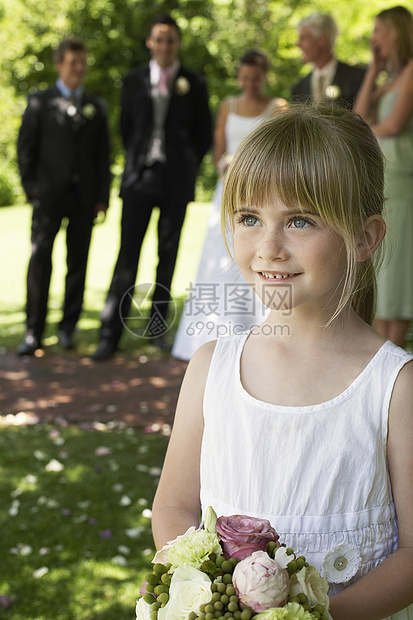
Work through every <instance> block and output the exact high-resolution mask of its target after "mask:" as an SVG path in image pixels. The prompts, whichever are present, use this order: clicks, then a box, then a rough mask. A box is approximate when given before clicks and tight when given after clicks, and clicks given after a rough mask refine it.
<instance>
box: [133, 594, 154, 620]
mask: <svg viewBox="0 0 413 620" xmlns="http://www.w3.org/2000/svg"><path fill="white" fill-rule="evenodd" d="M136 620H151V606H150V605H149V603H147V602H146V601H144V600H143V598H140V599H139V600H138V601H136Z"/></svg>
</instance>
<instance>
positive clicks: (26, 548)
mask: <svg viewBox="0 0 413 620" xmlns="http://www.w3.org/2000/svg"><path fill="white" fill-rule="evenodd" d="M10 551H11V553H14V551H12V550H11V549H10ZM32 552H33V547H31V546H30V545H24V544H23V543H19V544H18V545H17V554H18V555H22V556H27V555H31V553H32Z"/></svg>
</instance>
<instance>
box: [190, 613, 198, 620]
mask: <svg viewBox="0 0 413 620" xmlns="http://www.w3.org/2000/svg"><path fill="white" fill-rule="evenodd" d="M197 618H198V616H197V615H196V613H195V612H194V611H191V613H190V614H188V620H196V619H197Z"/></svg>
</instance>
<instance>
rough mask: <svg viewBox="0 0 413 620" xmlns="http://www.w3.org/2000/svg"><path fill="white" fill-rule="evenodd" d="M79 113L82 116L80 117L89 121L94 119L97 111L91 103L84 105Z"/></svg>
mask: <svg viewBox="0 0 413 620" xmlns="http://www.w3.org/2000/svg"><path fill="white" fill-rule="evenodd" d="M80 113H81V114H82V116H84V117H85V118H87V120H88V121H91V120H93V119H94V118H95V116H96V114H97V110H96V108H95V106H94V105H93V103H86V105H84V106H83V108H82V109H81V110H80Z"/></svg>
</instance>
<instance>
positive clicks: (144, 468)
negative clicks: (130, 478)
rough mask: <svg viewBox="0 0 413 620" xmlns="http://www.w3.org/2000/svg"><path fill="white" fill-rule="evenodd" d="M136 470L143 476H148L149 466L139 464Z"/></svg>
mask: <svg viewBox="0 0 413 620" xmlns="http://www.w3.org/2000/svg"><path fill="white" fill-rule="evenodd" d="M135 469H136V471H139V472H140V473H141V474H146V473H148V471H149V467H148V466H147V465H143V464H142V463H138V464H137V465H135Z"/></svg>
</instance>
